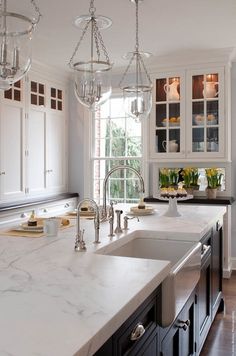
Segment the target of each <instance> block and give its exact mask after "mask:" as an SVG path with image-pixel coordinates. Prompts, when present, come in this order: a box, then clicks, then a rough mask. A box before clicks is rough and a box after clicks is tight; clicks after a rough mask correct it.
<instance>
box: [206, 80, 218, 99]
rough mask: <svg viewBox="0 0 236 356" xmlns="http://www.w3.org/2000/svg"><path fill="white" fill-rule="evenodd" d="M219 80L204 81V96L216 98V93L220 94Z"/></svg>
mask: <svg viewBox="0 0 236 356" xmlns="http://www.w3.org/2000/svg"><path fill="white" fill-rule="evenodd" d="M217 84H218V82H203V85H204V89H203V92H202V93H203V96H204V97H205V98H214V97H215V96H216V95H218V93H219V92H218V91H216V87H215V86H216V85H217Z"/></svg>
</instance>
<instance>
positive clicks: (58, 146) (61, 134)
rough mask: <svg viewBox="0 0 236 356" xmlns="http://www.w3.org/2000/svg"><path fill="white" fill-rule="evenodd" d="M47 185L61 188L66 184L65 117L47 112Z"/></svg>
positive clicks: (55, 188) (54, 188)
mask: <svg viewBox="0 0 236 356" xmlns="http://www.w3.org/2000/svg"><path fill="white" fill-rule="evenodd" d="M46 137H47V168H46V170H47V172H48V174H47V187H48V188H49V189H50V188H53V190H57V189H58V190H60V189H61V188H62V187H64V186H65V154H66V152H65V118H64V116H63V115H58V114H52V113H50V114H47V126H46Z"/></svg>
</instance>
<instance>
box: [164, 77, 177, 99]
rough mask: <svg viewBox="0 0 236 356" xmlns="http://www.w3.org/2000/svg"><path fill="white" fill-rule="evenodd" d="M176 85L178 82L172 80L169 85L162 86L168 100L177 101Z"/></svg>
mask: <svg viewBox="0 0 236 356" xmlns="http://www.w3.org/2000/svg"><path fill="white" fill-rule="evenodd" d="M178 85H179V82H177V80H174V81H173V82H172V83H171V84H164V90H165V92H166V94H167V98H168V100H173V101H176V100H179V93H178V90H177V87H178Z"/></svg>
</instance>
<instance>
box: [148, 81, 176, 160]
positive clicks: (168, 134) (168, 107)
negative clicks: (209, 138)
mask: <svg viewBox="0 0 236 356" xmlns="http://www.w3.org/2000/svg"><path fill="white" fill-rule="evenodd" d="M155 88H156V91H155V104H154V105H155V108H154V110H155V152H156V153H160V154H170V155H177V154H180V152H181V136H182V133H181V96H182V93H181V77H180V76H168V77H163V78H158V79H155Z"/></svg>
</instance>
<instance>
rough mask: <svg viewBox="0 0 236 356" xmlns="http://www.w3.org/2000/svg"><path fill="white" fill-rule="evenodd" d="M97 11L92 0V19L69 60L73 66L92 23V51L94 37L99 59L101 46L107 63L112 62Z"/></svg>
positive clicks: (90, 10)
mask: <svg viewBox="0 0 236 356" xmlns="http://www.w3.org/2000/svg"><path fill="white" fill-rule="evenodd" d="M32 1H34V0H32ZM95 11H96V8H95V7H94V0H91V1H90V6H89V13H90V16H91V17H90V19H89V20H88V21H87V23H86V25H85V27H84V29H83V32H82V34H81V37H80V39H79V41H78V43H77V45H76V47H75V50H74V52H73V54H72V56H71V58H70V60H69V65H70V66H71V67H72V68H73V59H74V57H75V55H76V53H77V51H78V48H79V46H80V44H81V42H82V40H83V38H84V36H85V34H86V32H87V30H88V27H89V25H91V27H92V30H91V31H92V33H91V52H93V51H92V46H93V39H94V42H95V47H96V53H97V58H98V61H100V57H101V51H100V47H101V49H102V52H103V54H104V57H105V58H106V61H107V63H109V64H110V63H111V62H110V58H109V55H108V52H107V50H106V47H105V44H104V42H103V39H102V36H101V33H100V31H99V28H98V24H97V19H96V17H95Z"/></svg>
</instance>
